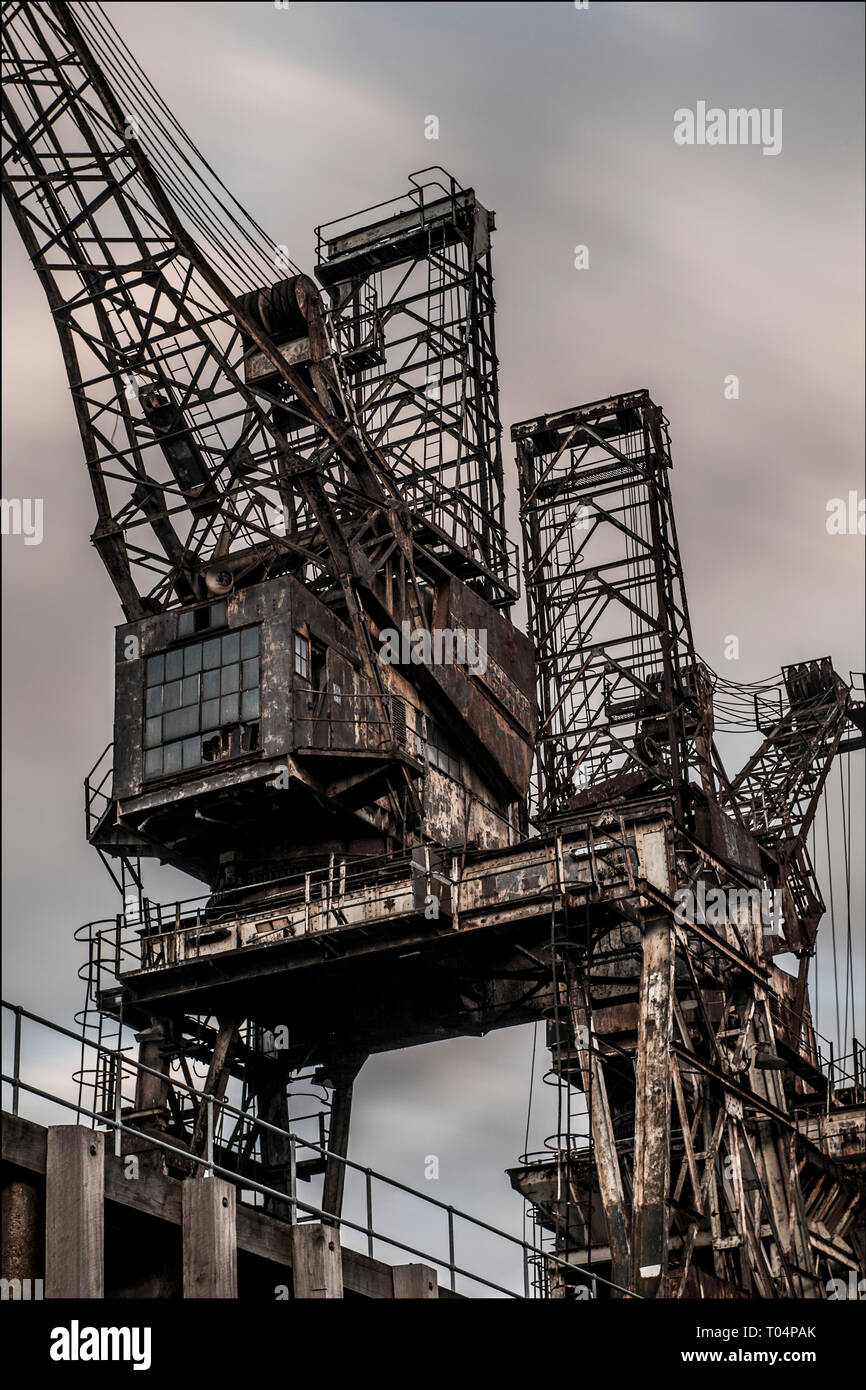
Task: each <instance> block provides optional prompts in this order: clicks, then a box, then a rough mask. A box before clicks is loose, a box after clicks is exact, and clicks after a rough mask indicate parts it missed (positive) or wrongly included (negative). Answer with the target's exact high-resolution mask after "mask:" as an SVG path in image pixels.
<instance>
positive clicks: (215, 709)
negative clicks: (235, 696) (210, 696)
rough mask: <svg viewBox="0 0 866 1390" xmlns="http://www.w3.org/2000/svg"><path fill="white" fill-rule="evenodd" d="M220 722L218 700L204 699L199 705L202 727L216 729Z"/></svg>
mask: <svg viewBox="0 0 866 1390" xmlns="http://www.w3.org/2000/svg"><path fill="white" fill-rule="evenodd" d="M219 722H220V702H219V700H205V702H204V704H203V705H202V707H201V726H202V728H203V729H218V728H219Z"/></svg>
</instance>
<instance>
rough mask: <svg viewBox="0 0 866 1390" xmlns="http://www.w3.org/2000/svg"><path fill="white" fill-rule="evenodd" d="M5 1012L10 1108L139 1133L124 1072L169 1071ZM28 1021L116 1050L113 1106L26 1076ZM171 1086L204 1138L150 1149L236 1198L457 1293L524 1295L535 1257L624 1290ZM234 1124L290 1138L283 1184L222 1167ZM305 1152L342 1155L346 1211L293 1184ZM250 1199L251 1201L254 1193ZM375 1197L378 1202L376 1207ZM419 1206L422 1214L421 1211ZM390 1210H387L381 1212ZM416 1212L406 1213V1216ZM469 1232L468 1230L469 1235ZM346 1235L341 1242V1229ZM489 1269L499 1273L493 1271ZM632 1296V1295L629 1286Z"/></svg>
mask: <svg viewBox="0 0 866 1390" xmlns="http://www.w3.org/2000/svg"><path fill="white" fill-rule="evenodd" d="M2 1010H3V1015H4V1020H5V1021H6V1022H7V1024H11V1026H12V1033H13V1038H12V1068H11V1071H10V1072H7V1070H6V1067H5V1065H4V1070H3V1073H2V1082H3V1085H4V1087H8V1088H9V1090H10V1105H11V1112H12V1114H13V1115H20V1114H21V1113H22V1110H21V1104H22V1097H23V1096H29V1097H36V1098H40V1099H41V1100H43V1101H45V1102H50V1103H51V1104H52V1105H55V1106H59V1107H61V1109H62V1110H64V1111H70V1112H72V1113H74V1114H75V1115H76V1116H77V1117H78V1120H79V1121H80V1120H82V1119H83V1120H88V1121H89V1122H90V1126H91V1128H96V1127H102V1128H104V1129H105V1130H107V1131H108V1132H109V1133H112V1134H113V1135H114V1144H115V1153H117V1154H120V1153H121V1152H122V1139H123V1135H125V1134H127V1135H134V1136H135V1137H136V1138H137V1139H138V1140H140V1139H141V1131H140V1130H139V1129H136V1128H135V1126H133V1125H130V1124H129V1123H127V1122H126V1120H125V1118H124V1109H125V1107H124V1106H123V1100H122V1095H123V1079H124V1078H130V1077H131V1078H137V1077H138V1076H140V1075H143V1074H144V1075H148V1076H151V1077H155V1078H157V1079H159V1080H160V1081H161V1082H165V1081H166V1074H165V1073H164V1072H162V1071H158V1070H157V1069H155V1068H153V1067H149V1066H146V1065H145V1064H144V1063H142V1062H141V1061H138V1060H136V1059H133V1058H131V1057H129V1056H127V1055H125V1054H124V1052H123V1051H122V1050H121V1049H120V1047H118V1049H117V1050H115V1051H113V1052H112V1050H111V1049H109V1048H106V1047H104V1046H103V1045H101V1044H99V1043H96V1042H94V1041H93V1040H92V1039H90V1038H87V1037H86V1036H84V1035H82V1034H80V1033H75V1032H73V1031H72V1030H71V1029H69V1028H65V1027H63V1026H62V1025H61V1024H58V1023H53V1022H52V1021H50V1020H49V1019H46V1018H42V1017H41V1016H40V1015H38V1014H35V1013H32V1012H31V1011H30V1010H28V1009H25V1008H23V1007H22V1006H20V1005H13V1004H9V1003H7V1002H6V1001H3V1002H2ZM25 1024H28V1025H32V1026H35V1027H36V1028H39V1029H42V1030H44V1031H45V1032H46V1033H47V1034H48V1035H50V1036H51V1037H52V1038H65V1039H68V1040H71V1041H72V1042H74V1043H76V1045H78V1046H80V1047H81V1048H82V1051H84V1050H85V1049H91V1050H93V1051H95V1052H97V1053H100V1054H109V1053H110V1054H111V1055H112V1057H113V1059H114V1067H115V1075H116V1078H117V1085H116V1088H115V1095H116V1104H115V1110H114V1113H113V1114H112V1115H106V1114H98V1113H97V1112H95V1111H93V1110H91V1109H89V1108H88V1107H86V1106H84V1105H82V1104H81V1103H80V1102H79V1101H75V1100H72V1099H70V1098H68V1097H65V1096H62V1095H60V1094H58V1092H57V1091H56V1090H48V1089H46V1087H44V1086H39V1085H36V1084H34V1083H33V1082H31V1081H28V1080H27V1079H26V1073H25V1058H24V1025H25ZM34 1050H35V1052H36V1055H37V1057H38V1058H39V1059H40V1060H43V1061H44V1058H45V1046H44V1035H43V1038H42V1041H41V1042H40V1043H39V1044H38V1045H37V1047H36V1049H34ZM171 1085H172V1087H173V1088H174V1090H175V1091H176V1092H177V1093H179V1094H180V1095H181V1096H183V1097H185V1099H186V1101H187V1102H188V1103H190V1104H192V1105H194V1106H195V1108H196V1111H197V1112H200V1111H201V1107H204V1112H203V1113H204V1115H205V1119H206V1123H205V1126H204V1135H205V1138H204V1146H203V1152H202V1153H200V1154H199V1153H191V1152H190V1151H189V1149H188V1148H185V1147H182V1146H181V1145H180V1144H177V1143H172V1142H171V1140H170V1139H169V1138H161V1137H159V1136H157V1135H155V1134H151V1133H150V1132H148V1135H147V1142H148V1144H152V1145H153V1146H154V1147H155V1148H158V1149H161V1150H162V1151H163V1152H164V1153H166V1154H167V1155H173V1156H174V1157H175V1159H176V1161H179V1162H180V1163H181V1164H182V1165H186V1166H187V1169H188V1171H195V1170H196V1169H200V1170H201V1171H202V1172H203V1174H204V1175H206V1176H217V1177H220V1178H224V1179H226V1180H227V1181H228V1182H231V1183H233V1184H234V1185H235V1186H236V1187H237V1188H238V1189H239V1200H240V1199H241V1193H251V1194H253V1195H254V1197H255V1199H261V1201H264V1199H266V1198H267V1199H270V1200H271V1201H272V1202H277V1203H280V1204H283V1205H284V1206H285V1207H286V1208H287V1209H288V1212H289V1221H290V1223H291V1224H293V1225H294V1224H298V1223H299V1222H302V1221H304V1220H313V1221H317V1220H325V1221H327V1222H329V1223H332V1224H337V1225H339V1226H340V1228H341V1230H342V1231H343V1232H349V1233H351V1235H352V1236H353V1237H355V1238H360V1239H361V1241H362V1243H363V1245H364V1247H365V1249H366V1253H367V1254H368V1255H370V1256H371V1257H372V1258H376V1248H377V1246H378V1247H380V1249H381V1247H386V1248H388V1249H390V1250H396V1251H399V1252H401V1253H402V1254H407V1255H411V1256H412V1257H413V1258H415V1259H418V1260H421V1261H423V1262H424V1263H425V1264H429V1265H431V1266H433V1267H435V1268H437V1269H439V1270H444V1271H445V1273H446V1274H447V1277H448V1280H449V1284H450V1287H451V1289H452V1291H454V1292H457V1291H458V1289H457V1284H458V1279H462V1280H464V1281H466V1282H468V1283H469V1284H471V1285H473V1286H477V1287H479V1288H480V1289H482V1290H484V1291H485V1293H486V1294H490V1293H493V1294H497V1295H500V1296H503V1297H506V1298H527V1297H529V1296H530V1292H531V1290H530V1270H531V1269H532V1268H533V1265H534V1264H536V1263H537V1262H538V1261H543V1262H545V1266H546V1267H550V1266H551V1265H556V1266H558V1267H559V1268H560V1269H561V1270H563V1271H568V1272H569V1277H570V1278H573V1279H575V1280H577V1282H578V1283H581V1284H584V1285H588V1286H589V1288H590V1295H591V1296H592V1297H595V1296H597V1293H598V1290H599V1287H600V1286H601V1287H604V1288H605V1289H615V1290H618V1291H619V1292H621V1293H623V1294H628V1291H627V1290H625V1289H621V1288H620V1287H619V1286H618V1285H615V1284H611V1283H610V1281H609V1280H607V1279H605V1278H604V1277H603V1276H602V1275H600V1274H596V1273H594V1272H592V1271H586V1270H583V1269H580V1268H579V1267H578V1266H576V1265H573V1264H571V1263H570V1262H569V1261H567V1260H564V1259H562V1258H561V1257H560V1256H557V1255H556V1254H555V1253H553V1252H550V1251H545V1250H542V1249H541V1248H539V1247H538V1246H536V1245H534V1244H533V1243H531V1242H529V1241H526V1240H524V1239H522V1238H521V1237H520V1236H517V1235H514V1234H512V1233H511V1232H509V1231H504V1230H502V1229H500V1228H498V1227H496V1226H494V1225H492V1224H491V1223H490V1222H488V1221H484V1220H483V1219H482V1218H480V1217H477V1216H473V1215H472V1214H470V1213H469V1212H466V1211H463V1210H462V1209H461V1208H459V1207H457V1206H454V1205H453V1204H451V1203H448V1202H443V1201H440V1200H439V1199H438V1198H436V1197H432V1196H430V1194H429V1193H426V1192H421V1191H419V1190H418V1189H417V1188H413V1187H410V1186H409V1185H408V1184H407V1183H403V1182H400V1181H399V1180H398V1179H396V1178H391V1177H388V1176H387V1175H386V1174H384V1173H380V1172H378V1171H377V1170H376V1169H374V1168H372V1167H367V1166H364V1165H362V1164H358V1163H354V1162H353V1161H352V1160H351V1159H348V1158H344V1157H343V1156H342V1155H339V1154H335V1153H333V1152H331V1151H329V1150H328V1148H327V1147H326V1145H324V1144H322V1143H320V1142H317V1141H315V1140H312V1139H308V1138H305V1137H303V1136H300V1135H298V1134H296V1133H295V1132H294V1131H293V1130H289V1129H283V1128H280V1126H278V1125H275V1124H272V1123H270V1122H269V1121H266V1120H263V1119H260V1118H258V1117H251V1116H250V1115H249V1114H248V1112H246V1111H244V1110H241V1109H240V1108H238V1107H237V1106H235V1105H233V1104H232V1103H231V1102H230V1101H229V1100H227V1099H226V1098H220V1097H217V1096H215V1095H213V1094H211V1093H208V1092H206V1091H204V1090H200V1089H197V1088H195V1087H194V1086H192V1085H190V1084H189V1083H188V1082H186V1081H184V1080H183V1079H182V1078H181V1077H180V1076H175V1075H174V1074H173V1075H172V1076H171ZM229 1124H231V1125H232V1127H233V1129H232V1132H233V1135H234V1137H235V1141H236V1143H237V1144H238V1146H239V1148H243V1147H244V1141H245V1140H247V1141H248V1140H249V1138H250V1136H251V1132H254V1135H255V1138H256V1139H260V1138H261V1136H262V1135H265V1134H271V1135H274V1136H276V1137H277V1138H279V1139H282V1140H283V1141H285V1143H286V1145H287V1147H288V1156H289V1157H288V1164H287V1167H288V1180H287V1183H286V1187H285V1189H281V1188H277V1187H274V1186H272V1185H270V1184H267V1183H263V1182H260V1181H259V1180H257V1179H256V1178H254V1177H253V1176H251V1175H250V1174H249V1173H240V1174H239V1173H238V1172H237V1171H236V1170H234V1169H232V1168H229V1167H226V1166H225V1164H224V1163H222V1162H221V1161H220V1159H221V1158H222V1157H223V1156H224V1154H225V1152H226V1151H225V1149H224V1148H223V1146H222V1145H221V1143H220V1135H221V1132H222V1130H223V1127H224V1126H226V1127H227V1126H228V1125H229ZM307 1153H311V1154H314V1155H316V1156H318V1158H319V1159H320V1160H321V1161H322V1162H324V1161H330V1162H332V1163H336V1164H338V1165H339V1166H340V1167H342V1169H343V1170H344V1175H345V1180H346V1204H347V1205H348V1206H349V1211H350V1213H351V1214H349V1215H346V1214H345V1213H343V1214H341V1215H340V1216H339V1217H337V1216H336V1215H335V1214H334V1213H331V1212H328V1211H325V1210H323V1208H322V1207H321V1206H319V1205H317V1204H316V1203H315V1202H313V1201H310V1200H305V1199H304V1198H302V1197H301V1196H299V1193H298V1180H299V1179H298V1172H299V1165H300V1164H301V1163H302V1162H303V1158H302V1155H304V1154H307ZM350 1179H354V1180H356V1181H355V1189H356V1193H357V1194H358V1196H357V1198H356V1200H355V1202H354V1205H353V1204H352V1201H351V1188H350ZM377 1185H378V1186H379V1187H382V1188H384V1189H385V1190H386V1191H387V1192H388V1193H389V1194H392V1195H395V1194H400V1195H402V1196H403V1197H408V1198H410V1199H411V1201H412V1202H413V1203H416V1204H417V1207H416V1208H414V1211H415V1212H416V1216H415V1218H414V1219H416V1220H417V1221H418V1222H419V1224H420V1225H422V1226H423V1225H424V1224H425V1222H426V1220H427V1218H428V1217H429V1216H430V1215H434V1216H435V1218H436V1219H437V1221H438V1223H439V1226H440V1235H439V1238H440V1241H441V1246H440V1249H439V1250H434V1249H431V1248H423V1247H422V1246H421V1245H419V1244H418V1243H416V1241H415V1240H410V1239H406V1238H405V1237H404V1233H403V1232H398V1231H395V1230H386V1229H383V1228H382V1218H381V1217H380V1215H379V1211H378V1210H377V1206H376V1201H375V1197H376V1191H377ZM253 1204H257V1203H256V1202H254V1203H253ZM381 1205H382V1203H381V1199H380V1203H379V1209H381ZM422 1212H423V1213H425V1214H426V1216H425V1217H422V1216H420V1215H419V1214H420V1213H422ZM385 1219H387V1218H385ZM410 1219H412V1218H410ZM467 1232H468V1233H469V1234H467ZM482 1237H486V1238H491V1239H492V1240H494V1241H496V1242H498V1243H499V1245H498V1247H497V1248H496V1249H495V1250H494V1251H493V1252H492V1253H491V1254H490V1255H489V1256H488V1261H489V1267H488V1268H487V1269H486V1270H485V1271H482V1270H480V1269H477V1268H476V1269H470V1268H469V1267H468V1266H467V1263H466V1261H467V1259H468V1258H472V1255H471V1253H470V1254H468V1255H464V1253H463V1252H464V1249H467V1248H468V1247H469V1246H470V1245H471V1243H472V1242H477V1241H478V1240H479V1239H481V1238H482ZM344 1243H347V1242H346V1241H345V1237H344ZM515 1265H517V1266H518V1267H522V1278H521V1280H520V1281H519V1282H520V1283H521V1285H522V1287H521V1288H519V1289H516V1288H514V1287H510V1286H509V1285H508V1284H507V1283H505V1282H504V1279H505V1277H506V1273H507V1271H510V1270H511V1269H513V1268H514V1266H515ZM494 1275H495V1276H496V1277H494ZM628 1296H629V1297H634V1296H635V1295H631V1294H629V1295H628Z"/></svg>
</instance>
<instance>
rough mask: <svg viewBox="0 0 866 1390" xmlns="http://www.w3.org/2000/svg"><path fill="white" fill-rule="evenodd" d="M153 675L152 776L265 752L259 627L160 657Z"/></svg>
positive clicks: (147, 755)
mask: <svg viewBox="0 0 866 1390" xmlns="http://www.w3.org/2000/svg"><path fill="white" fill-rule="evenodd" d="M218 606H219V605H214V607H218ZM145 672H146V674H145V682H146V685H145V718H144V775H145V777H162V776H166V775H174V774H175V773H178V772H186V771H188V770H189V769H191V768H195V767H200V766H201V765H202V763H206V762H212V761H214V760H215V758H217V757H231V756H234V755H236V754H238V753H241V752H246V751H249V750H250V749H254V748H256V747H257V746H258V719H259V717H260V713H261V679H260V665H259V629H258V628H257V627H248V628H244V629H243V630H242V631H240V632H227V633H224V634H223V635H222V636H220V637H207V638H206V639H205V640H204V641H201V642H191V643H189V644H188V645H186V646H184V647H177V648H175V649H174V650H173V651H170V652H163V653H160V655H158V656H152V657H150V658H149V659H148V661H147V663H146V667H145ZM252 724H256V730H255V734H253V733H252V732H251V731H250V730H249V728H248V726H250V725H252Z"/></svg>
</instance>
